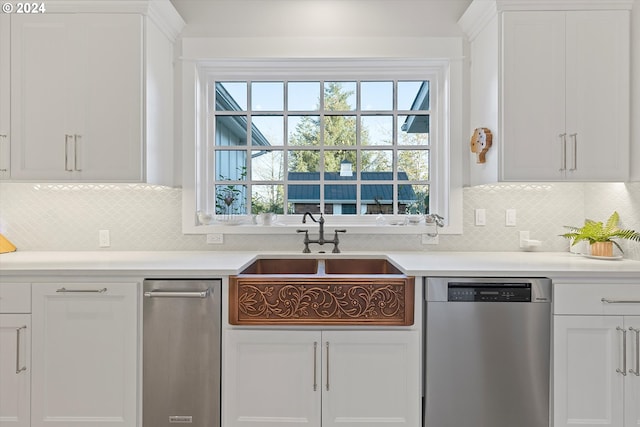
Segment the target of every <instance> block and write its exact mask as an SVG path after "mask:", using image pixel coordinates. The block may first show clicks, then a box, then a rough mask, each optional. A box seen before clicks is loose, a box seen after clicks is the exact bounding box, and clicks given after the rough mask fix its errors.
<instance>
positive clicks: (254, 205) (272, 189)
mask: <svg viewBox="0 0 640 427" xmlns="http://www.w3.org/2000/svg"><path fill="white" fill-rule="evenodd" d="M283 211H284V185H254V186H252V187H251V213H254V214H258V213H260V212H274V213H278V214H281V213H283Z"/></svg>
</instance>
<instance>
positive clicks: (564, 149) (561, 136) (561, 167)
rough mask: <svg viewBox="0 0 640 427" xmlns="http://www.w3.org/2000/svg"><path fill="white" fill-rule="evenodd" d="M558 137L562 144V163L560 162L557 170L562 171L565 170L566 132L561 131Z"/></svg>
mask: <svg viewBox="0 0 640 427" xmlns="http://www.w3.org/2000/svg"><path fill="white" fill-rule="evenodd" d="M558 138H561V144H562V163H561V164H560V169H559V171H560V172H562V171H566V170H567V134H566V133H561V134H560V135H558Z"/></svg>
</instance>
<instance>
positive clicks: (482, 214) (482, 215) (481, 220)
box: [475, 209, 487, 225]
mask: <svg viewBox="0 0 640 427" xmlns="http://www.w3.org/2000/svg"><path fill="white" fill-rule="evenodd" d="M475 216H476V218H475V224H476V225H487V211H486V210H485V209H476V210H475Z"/></svg>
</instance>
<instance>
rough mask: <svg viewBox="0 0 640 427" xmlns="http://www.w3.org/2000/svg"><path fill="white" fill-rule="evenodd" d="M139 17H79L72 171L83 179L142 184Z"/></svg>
mask: <svg viewBox="0 0 640 427" xmlns="http://www.w3.org/2000/svg"><path fill="white" fill-rule="evenodd" d="M142 28H143V27H142V16H140V15H136V14H87V15H81V21H80V22H79V25H78V34H77V42H78V44H79V46H78V54H77V57H76V58H75V59H76V63H77V65H76V67H77V68H78V70H79V71H80V74H79V76H78V80H77V81H76V84H77V85H78V93H79V94H80V98H79V99H78V100H77V101H76V102H75V103H74V104H73V105H72V106H70V107H71V108H73V109H75V111H74V116H76V117H78V122H77V123H76V125H75V127H74V129H73V132H74V149H75V150H76V152H75V153H74V169H75V171H76V172H77V174H78V179H81V180H97V181H104V180H110V181H113V180H116V181H127V180H128V181H141V180H142V167H141V165H142V148H143V147H142V79H143V77H142V59H143V52H142V42H143V40H142Z"/></svg>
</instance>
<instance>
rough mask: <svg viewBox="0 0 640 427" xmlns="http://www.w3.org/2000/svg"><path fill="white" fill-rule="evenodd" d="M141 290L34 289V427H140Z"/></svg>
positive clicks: (121, 286)
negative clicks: (138, 423)
mask: <svg viewBox="0 0 640 427" xmlns="http://www.w3.org/2000/svg"><path fill="white" fill-rule="evenodd" d="M137 289H138V286H137V285H136V284H135V283H105V284H98V283H96V284H77V283H65V284H37V285H33V289H32V302H33V304H32V309H33V311H32V320H33V341H32V346H33V359H32V363H33V374H32V380H33V383H32V384H33V387H32V422H31V426H32V427H40V426H42V427H44V426H60V427H94V426H100V427H134V426H136V422H137V419H136V404H137V399H136V387H137V370H136V363H137V336H138V334H137V328H138V326H137V316H136V309H137V297H136V296H137Z"/></svg>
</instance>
